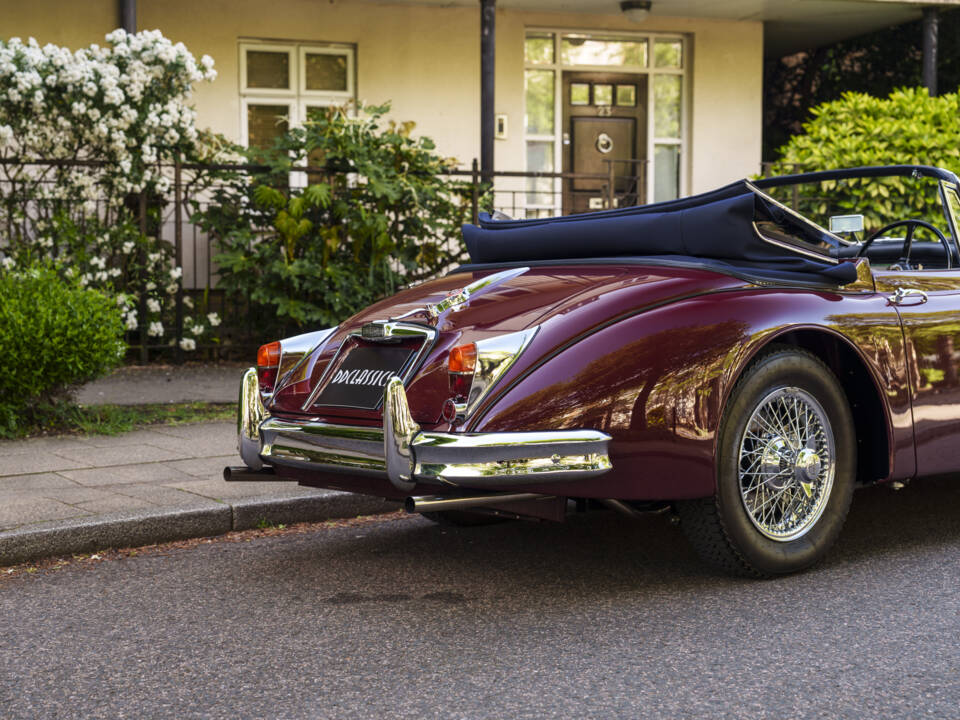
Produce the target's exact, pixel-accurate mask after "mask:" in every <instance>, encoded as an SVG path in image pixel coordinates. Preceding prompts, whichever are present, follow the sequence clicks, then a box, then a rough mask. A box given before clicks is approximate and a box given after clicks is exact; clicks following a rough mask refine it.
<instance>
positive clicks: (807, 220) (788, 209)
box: [743, 180, 856, 260]
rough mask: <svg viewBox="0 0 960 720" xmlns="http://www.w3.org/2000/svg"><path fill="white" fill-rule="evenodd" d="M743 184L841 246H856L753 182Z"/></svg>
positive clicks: (747, 181) (745, 181) (746, 181)
mask: <svg viewBox="0 0 960 720" xmlns="http://www.w3.org/2000/svg"><path fill="white" fill-rule="evenodd" d="M743 182H744V183H745V184H746V186H747V187H748V188H750V189H751V190H753V192H755V193H756V194H757V195H759V196H760V197H762V198H763V199H764V200H769V201H770V202H772V203H773V204H774V205H776V206H777V207H778V208H780V209H781V210H783V211H784V212H786V213H789V214H790V215H793V216H794V217H795V218H796V219H797V220H801V221H803V222H805V223H806V224H807V225H811V226H813V227H815V228H816V229H817V230H820V231H821V232H824V233H826V234H827V235H829V236H830V237H832V238H833V239H834V240H836V241H837V242H838V243H840V245H856V243H851V242H848V241H847V240H844V239H843V238H842V237H840V236H839V235H836V234H835V233H832V232H830V231H829V230H827V229H826V228H825V227H823V226H822V225H820V224H819V223H815V222H814V221H813V220H811V219H810V218H808V217H804V216H803V215H801V214H800V213H798V212H797V211H796V210H794V209H793V208H792V207H790V206H788V205H784V204H783V203H782V202H780V201H779V200H777V199H776V198H775V197H773V196H772V195H768V194H767V193H765V192H764V191H763V190H761V189H760V188H758V187H757V186H756V185H754V184H753V183H752V182H750V181H749V180H744V181H743ZM827 257H831V258H833V256H832V255H828V256H827ZM833 259H834V260H836V259H837V258H833Z"/></svg>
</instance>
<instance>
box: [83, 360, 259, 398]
mask: <svg viewBox="0 0 960 720" xmlns="http://www.w3.org/2000/svg"><path fill="white" fill-rule="evenodd" d="M251 360H252V358H251ZM251 364H252V363H223V364H220V365H178V366H171V365H147V366H138V365H129V366H126V367H122V368H119V369H118V370H116V371H114V372H113V373H111V374H110V375H108V376H107V377H105V378H101V379H100V380H95V381H94V382H92V383H89V384H87V385H84V386H83V387H82V388H80V390H79V391H78V392H77V395H76V398H77V402H79V403H80V404H81V405H143V404H146V403H185V402H216V403H230V402H236V401H237V393H238V391H239V388H240V376H241V375H242V374H243V371H244V370H245V369H246V368H248V367H250V365H251Z"/></svg>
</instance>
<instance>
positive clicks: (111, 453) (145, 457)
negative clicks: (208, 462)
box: [11, 444, 183, 470]
mask: <svg viewBox="0 0 960 720" xmlns="http://www.w3.org/2000/svg"><path fill="white" fill-rule="evenodd" d="M57 455H58V456H59V457H61V458H65V459H66V460H68V461H69V462H70V464H69V465H67V466H66V467H58V468H55V469H57V470H70V469H73V468H85V467H86V468H97V467H110V466H111V465H129V464H130V463H131V462H136V463H149V462H160V461H162V460H178V459H180V458H181V457H183V456H182V455H179V454H178V453H176V452H174V451H173V450H165V449H163V448H158V447H154V446H153V445H141V444H137V445H124V446H121V447H107V448H97V447H92V448H83V449H80V450H75V449H69V450H58V451H57ZM11 457H18V456H16V455H14V456H11ZM51 469H53V468H51Z"/></svg>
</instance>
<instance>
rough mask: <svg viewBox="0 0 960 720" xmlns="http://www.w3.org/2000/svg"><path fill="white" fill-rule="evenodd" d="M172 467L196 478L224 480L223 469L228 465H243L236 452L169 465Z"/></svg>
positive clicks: (180, 461)
mask: <svg viewBox="0 0 960 720" xmlns="http://www.w3.org/2000/svg"><path fill="white" fill-rule="evenodd" d="M167 464H168V465H169V466H170V467H172V468H176V469H177V470H179V471H181V472H183V473H185V474H187V475H192V476H193V477H195V478H204V479H212V480H216V479H217V478H219V479H221V480H223V468H224V467H226V466H227V465H242V464H243V463H242V461H241V460H240V456H239V455H238V454H237V453H236V451H235V450H233V451H232V452H230V453H229V454H224V455H218V456H217V457H207V458H197V459H194V460H178V461H176V462H171V463H167Z"/></svg>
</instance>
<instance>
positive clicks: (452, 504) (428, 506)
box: [403, 493, 553, 513]
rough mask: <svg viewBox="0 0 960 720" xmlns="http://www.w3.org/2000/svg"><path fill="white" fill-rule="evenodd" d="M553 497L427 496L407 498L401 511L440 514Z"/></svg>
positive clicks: (525, 494) (513, 495)
mask: <svg viewBox="0 0 960 720" xmlns="http://www.w3.org/2000/svg"><path fill="white" fill-rule="evenodd" d="M552 497H553V495H541V494H539V493H503V494H500V495H476V496H474V497H443V496H442V495H440V496H437V495H427V496H421V497H408V498H407V499H406V500H404V501H403V509H404V510H406V511H407V512H408V513H425V512H442V511H443V510H467V509H468V508H477V507H490V506H491V505H504V504H506V503H515V502H522V501H524V500H546V499H548V498H552Z"/></svg>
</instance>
